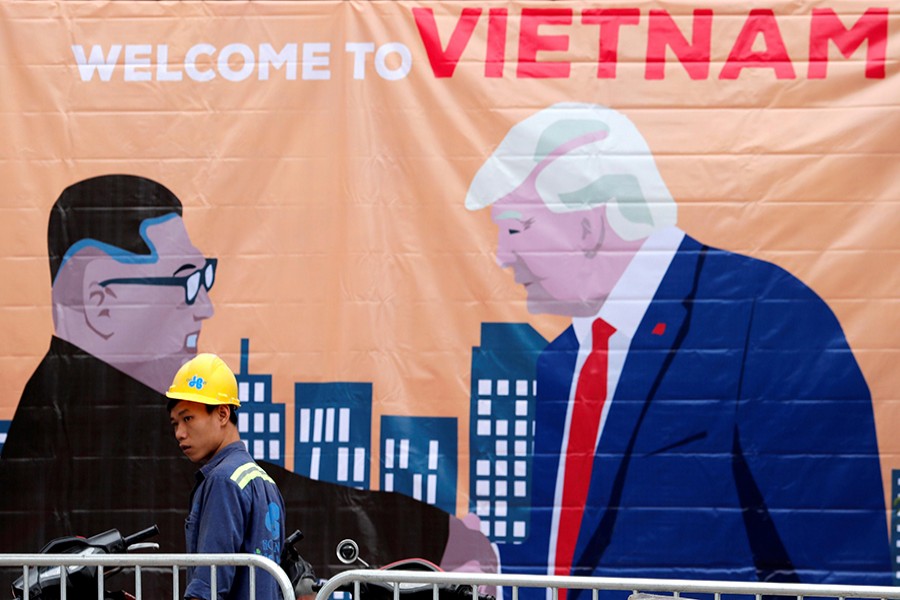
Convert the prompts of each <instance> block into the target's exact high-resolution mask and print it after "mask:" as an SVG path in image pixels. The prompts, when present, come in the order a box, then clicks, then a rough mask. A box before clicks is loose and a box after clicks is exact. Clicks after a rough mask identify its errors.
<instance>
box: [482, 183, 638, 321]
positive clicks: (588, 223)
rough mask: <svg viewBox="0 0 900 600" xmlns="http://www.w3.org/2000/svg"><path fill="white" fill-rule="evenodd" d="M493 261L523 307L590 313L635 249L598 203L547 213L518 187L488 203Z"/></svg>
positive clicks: (569, 313)
mask: <svg viewBox="0 0 900 600" xmlns="http://www.w3.org/2000/svg"><path fill="white" fill-rule="evenodd" d="M491 218H492V220H493V221H494V223H495V224H496V225H497V227H498V241H497V262H498V264H499V265H500V266H501V267H504V268H505V267H509V268H511V269H512V271H513V275H514V276H515V280H516V283H519V284H521V285H523V286H524V287H525V291H526V292H527V294H528V310H529V312H531V313H550V314H556V315H565V316H573V317H575V316H592V315H594V314H596V313H597V312H598V311H599V310H600V306H602V304H603V301H604V300H605V299H606V297H607V296H608V295H609V293H610V291H611V290H612V289H613V287H614V286H615V284H616V282H617V281H618V280H619V278H620V277H621V275H622V272H623V271H624V269H625V267H626V266H627V265H628V262H630V260H631V258H632V257H633V255H634V252H635V251H636V248H637V246H635V244H634V243H627V242H624V241H623V240H622V239H621V238H619V237H618V236H617V235H616V234H615V232H613V231H612V229H611V228H610V227H609V224H608V222H607V221H606V216H605V212H604V208H603V207H597V208H593V209H591V210H583V211H573V212H564V213H555V212H552V211H551V210H550V209H549V208H547V206H546V205H545V204H544V203H543V201H541V199H540V197H538V195H537V193H536V192H535V191H534V190H533V188H532V190H530V191H529V189H528V188H527V186H523V187H521V188H519V189H518V190H516V191H514V192H513V193H511V194H509V195H508V196H506V197H504V198H502V199H500V200H498V201H497V202H495V203H494V204H493V205H492V206H491Z"/></svg>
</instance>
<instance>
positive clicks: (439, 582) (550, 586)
mask: <svg viewBox="0 0 900 600" xmlns="http://www.w3.org/2000/svg"><path fill="white" fill-rule="evenodd" d="M362 583H377V584H391V585H392V586H393V591H394V599H395V600H397V599H398V598H399V596H400V589H401V585H399V584H419V585H428V584H430V585H431V586H432V589H433V590H434V598H435V600H437V599H438V597H439V593H438V589H439V587H440V586H450V585H455V586H461V587H463V588H465V587H467V586H471V589H472V598H473V600H478V597H479V596H478V590H479V588H485V587H487V588H498V589H506V590H507V591H508V592H507V594H505V595H504V598H508V599H511V600H518V592H519V589H520V588H545V589H547V590H550V598H551V600H557V598H558V593H559V590H560V589H567V590H575V589H577V590H590V591H591V592H592V595H591V598H592V600H597V598H598V596H599V594H600V592H603V591H619V592H630V593H631V596H630V597H629V598H630V600H658V599H657V598H656V596H660V595H662V596H668V597H674V598H680V597H682V595H683V594H706V595H711V596H713V598H715V600H720V599H721V597H722V596H723V595H743V596H748V597H752V598H755V600H761V599H762V598H763V597H769V596H791V597H794V598H797V599H798V600H803V599H804V598H811V597H816V598H820V597H822V598H835V599H838V600H843V599H845V598H871V599H874V600H900V587H890V586H863V585H827V584H799V583H760V582H736V581H700V580H688V579H632V578H618V577H564V576H551V575H512V574H490V573H453V572H428V571H400V570H390V569H388V570H377V569H354V570H351V571H345V572H343V573H340V574H338V575H336V576H334V577H332V578H331V579H329V580H328V581H327V582H326V583H325V585H324V586H323V587H322V588H321V589H320V590H319V592H318V594H317V595H316V600H328V598H329V597H330V596H331V595H332V594H333V593H334V592H336V591H340V590H350V589H352V590H353V591H352V592H351V593H353V597H354V599H357V598H360V593H359V591H360V584H362ZM361 600H365V597H362V598H361Z"/></svg>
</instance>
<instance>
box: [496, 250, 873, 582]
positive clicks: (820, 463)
mask: <svg viewBox="0 0 900 600" xmlns="http://www.w3.org/2000/svg"><path fill="white" fill-rule="evenodd" d="M660 323H664V324H665V326H666V327H665V332H664V333H663V334H662V335H658V334H654V333H653V330H654V329H657V330H658V325H659V324H660ZM577 351H578V342H577V340H576V339H575V334H574V331H573V329H572V328H571V327H570V328H569V329H567V330H566V331H565V332H564V333H563V334H562V335H560V336H559V337H558V338H557V339H556V340H554V341H553V342H552V343H551V344H550V345H549V346H548V347H547V348H546V349H545V350H544V352H543V353H542V355H541V356H540V359H539V362H538V365H537V381H538V388H537V407H536V419H535V420H536V426H535V447H534V453H533V461H534V462H533V465H534V478H535V479H536V480H538V481H544V482H549V481H554V480H555V479H556V473H557V470H558V467H559V460H560V448H561V445H562V432H563V429H564V423H563V421H564V418H565V415H566V408H565V406H566V404H567V403H568V401H569V400H568V399H569V389H570V386H571V382H572V377H573V372H574V367H575V360H576V354H577ZM553 491H554V489H553V486H550V485H538V486H535V488H534V491H533V496H532V504H533V508H532V512H531V516H532V522H531V532H532V535H531V537H530V538H529V539H528V540H527V542H526V543H524V544H521V545H504V546H501V553H500V554H501V565H502V567H503V569H504V571H509V570H512V571H523V572H532V573H541V572H543V573H546V572H547V571H546V556H547V548H548V545H549V538H550V531H551V515H552V507H553V505H554V496H553ZM572 574H579V575H593V576H617V577H623V576H625V577H668V578H671V577H686V578H703V579H723V580H724V579H728V580H735V579H737V580H761V581H802V582H814V583H842V584H849V583H855V584H867V585H890V584H891V568H890V552H889V546H888V534H887V529H886V519H885V507H884V501H883V493H882V482H881V472H880V469H879V460H878V447H877V443H876V437H875V424H874V419H873V415H872V407H871V402H870V396H869V391H868V387H867V386H866V383H865V380H864V379H863V376H862V374H861V372H860V370H859V368H858V366H857V364H856V361H855V360H854V358H853V354H852V352H851V350H850V348H849V347H848V346H847V343H846V341H845V339H844V335H843V333H842V331H841V328H840V325H839V324H838V322H837V320H836V319H835V317H834V315H833V314H832V312H831V310H830V309H829V308H828V307H827V305H826V304H825V303H824V302H823V301H822V300H821V299H820V298H819V297H818V296H816V294H815V293H814V292H812V291H811V290H810V289H809V288H808V287H806V286H805V285H803V284H802V283H801V282H800V281H799V280H797V279H796V278H795V277H793V276H791V275H790V274H789V273H787V272H786V271H784V270H782V269H780V268H778V267H775V266H774V265H771V264H769V263H765V262H762V261H759V260H754V259H751V258H748V257H744V256H739V255H736V254H731V253H728V252H724V251H721V250H716V249H713V248H708V247H706V246H703V245H701V244H700V243H698V242H697V241H695V240H693V239H691V238H690V237H685V239H684V241H683V243H682V244H681V247H680V248H679V249H678V251H677V253H676V255H675V258H674V259H673V261H672V264H671V266H670V267H669V269H668V272H667V273H666V275H665V277H664V279H663V280H662V283H661V284H660V287H659V289H658V290H657V293H656V295H655V297H654V298H653V301H652V303H651V304H650V306H649V308H648V310H647V312H646V314H645V316H644V318H643V320H642V322H641V325H640V327H639V328H638V332H637V334H636V336H635V338H634V339H633V340H632V344H631V348H630V350H629V353H628V357H627V359H626V361H625V366H624V368H623V371H622V375H621V378H620V380H619V384H618V387H617V390H616V394H615V397H614V398H613V400H612V403H611V406H610V409H609V413H608V417H607V421H606V424H605V426H604V432H603V435H602V436H601V438H600V442H599V445H598V448H597V452H596V456H595V459H594V468H593V475H592V479H591V486H590V492H589V496H588V502H587V508H586V512H585V515H584V518H583V521H582V525H581V531H580V534H579V536H578V542H577V545H576V550H575V557H574V566H573V569H572Z"/></svg>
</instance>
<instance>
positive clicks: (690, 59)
mask: <svg viewBox="0 0 900 600" xmlns="http://www.w3.org/2000/svg"><path fill="white" fill-rule="evenodd" d="M712 20H713V11H711V10H709V9H705V8H698V9H697V10H695V11H694V23H693V33H692V34H691V41H690V42H688V41H687V38H685V37H684V34H682V33H681V31H680V30H679V29H678V25H676V24H675V20H674V19H672V17H671V16H670V15H669V13H667V12H666V11H664V10H651V11H650V26H649V28H648V31H647V64H646V66H645V68H644V78H645V79H664V78H665V76H666V48H671V49H672V52H674V53H675V56H676V57H677V58H678V60H679V61H680V62H681V64H682V65H684V70H685V71H687V73H688V75H689V76H690V78H691V79H706V78H708V77H709V57H710V49H711V47H712Z"/></svg>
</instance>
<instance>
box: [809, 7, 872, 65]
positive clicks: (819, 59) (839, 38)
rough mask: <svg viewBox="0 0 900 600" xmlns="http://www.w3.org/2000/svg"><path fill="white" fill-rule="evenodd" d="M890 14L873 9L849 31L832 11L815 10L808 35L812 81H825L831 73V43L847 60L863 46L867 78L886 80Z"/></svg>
mask: <svg viewBox="0 0 900 600" xmlns="http://www.w3.org/2000/svg"><path fill="white" fill-rule="evenodd" d="M887 34H888V11H887V9H886V8H870V9H868V10H866V12H865V13H864V14H863V16H861V17H860V18H859V20H858V21H857V22H856V24H854V25H853V26H852V27H850V29H847V28H846V27H844V24H843V23H842V22H841V20H840V19H839V18H838V16H837V15H836V14H834V10H832V9H830V8H814V9H813V15H812V23H811V25H810V33H809V78H810V79H824V78H825V75H826V74H827V72H828V40H832V41H834V45H835V46H837V48H838V50H840V51H841V54H843V55H844V58H850V55H851V54H853V51H854V50H856V49H857V48H859V47H860V46H861V45H862V43H863V42H868V46H867V47H866V78H867V79H884V63H885V55H886V54H887Z"/></svg>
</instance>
